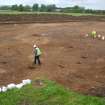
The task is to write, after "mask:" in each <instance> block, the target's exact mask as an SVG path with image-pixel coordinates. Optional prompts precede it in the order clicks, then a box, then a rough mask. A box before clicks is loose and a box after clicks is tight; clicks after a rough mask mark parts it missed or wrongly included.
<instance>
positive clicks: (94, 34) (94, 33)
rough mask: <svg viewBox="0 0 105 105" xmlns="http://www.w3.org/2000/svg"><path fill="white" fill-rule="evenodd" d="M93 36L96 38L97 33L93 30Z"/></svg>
mask: <svg viewBox="0 0 105 105" xmlns="http://www.w3.org/2000/svg"><path fill="white" fill-rule="evenodd" d="M91 36H92V37H93V38H96V36H97V32H96V31H94V30H93V31H92V32H91Z"/></svg>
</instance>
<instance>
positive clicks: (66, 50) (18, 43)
mask: <svg viewBox="0 0 105 105" xmlns="http://www.w3.org/2000/svg"><path fill="white" fill-rule="evenodd" d="M93 29H94V30H97V33H99V34H102V35H105V22H101V21H100V22H98V21H87V22H82V21H81V22H67V23H46V24H45V23H32V24H31V23H30V24H1V25H0V86H2V85H7V84H8V83H14V82H15V83H19V82H21V80H22V79H27V78H30V79H35V78H48V79H51V80H55V81H56V82H58V83H60V84H62V85H64V86H65V87H67V88H70V89H72V90H74V91H78V92H80V93H84V94H89V95H96V96H105V41H102V40H99V39H92V38H90V37H85V34H86V33H89V32H91V31H92V30H93ZM34 43H36V44H37V45H38V46H39V47H40V48H41V50H42V56H41V61H42V65H41V66H38V65H34V64H33V56H34V55H33V44H34Z"/></svg>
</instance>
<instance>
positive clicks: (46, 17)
mask: <svg viewBox="0 0 105 105" xmlns="http://www.w3.org/2000/svg"><path fill="white" fill-rule="evenodd" d="M81 21H82V22H87V21H102V22H103V21H105V16H70V15H59V14H58V15H57V14H56V15H54V14H30V15H28V14H24V15H21V14H20V15H0V24H4V23H5V24H8V23H19V24H22V23H59V22H81Z"/></svg>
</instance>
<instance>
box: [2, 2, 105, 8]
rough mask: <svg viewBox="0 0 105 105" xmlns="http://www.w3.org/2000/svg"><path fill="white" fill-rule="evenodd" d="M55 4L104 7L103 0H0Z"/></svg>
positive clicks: (7, 3)
mask: <svg viewBox="0 0 105 105" xmlns="http://www.w3.org/2000/svg"><path fill="white" fill-rule="evenodd" d="M34 3H39V4H56V5H57V6H62V7H67V6H74V5H80V6H83V7H86V8H92V9H104V10H105V0H0V5H13V4H25V5H27V4H28V5H32V4H34Z"/></svg>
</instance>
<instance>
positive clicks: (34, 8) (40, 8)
mask: <svg viewBox="0 0 105 105" xmlns="http://www.w3.org/2000/svg"><path fill="white" fill-rule="evenodd" d="M56 8H57V7H56V5H54V4H51V5H45V4H41V6H39V4H33V5H32V6H30V5H22V4H20V5H17V4H16V5H11V6H0V10H12V11H21V12H22V11H28V12H30V11H36V12H38V11H39V12H54V11H55V10H56Z"/></svg>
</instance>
